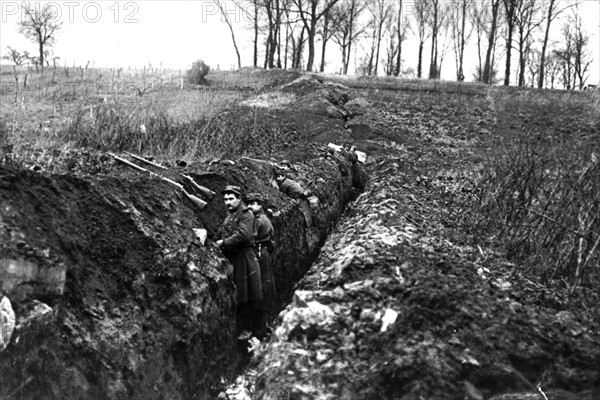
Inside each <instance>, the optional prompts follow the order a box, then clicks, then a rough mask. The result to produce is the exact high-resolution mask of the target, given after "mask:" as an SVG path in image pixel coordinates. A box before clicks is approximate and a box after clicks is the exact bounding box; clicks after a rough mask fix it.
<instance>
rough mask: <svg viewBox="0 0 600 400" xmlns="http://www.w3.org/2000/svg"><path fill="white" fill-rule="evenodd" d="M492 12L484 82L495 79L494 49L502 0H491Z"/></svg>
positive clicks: (489, 82) (490, 81)
mask: <svg viewBox="0 0 600 400" xmlns="http://www.w3.org/2000/svg"><path fill="white" fill-rule="evenodd" d="M491 3H492V4H491V6H492V14H491V21H490V24H491V26H490V29H489V33H488V48H487V51H486V54H485V65H484V67H483V82H485V83H487V84H491V83H492V80H493V75H494V74H493V67H494V63H493V62H492V58H493V56H494V54H493V50H494V48H495V47H496V35H497V29H498V18H499V16H498V14H499V10H500V4H501V0H491Z"/></svg>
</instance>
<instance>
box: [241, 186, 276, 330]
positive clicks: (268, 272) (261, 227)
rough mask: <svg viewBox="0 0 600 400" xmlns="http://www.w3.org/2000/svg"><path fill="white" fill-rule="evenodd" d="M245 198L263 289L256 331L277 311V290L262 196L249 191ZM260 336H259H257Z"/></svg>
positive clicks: (271, 243)
mask: <svg viewBox="0 0 600 400" xmlns="http://www.w3.org/2000/svg"><path fill="white" fill-rule="evenodd" d="M246 200H247V201H248V208H249V209H250V210H251V211H252V213H253V214H254V232H255V239H254V249H255V251H256V256H257V257H258V262H259V264H260V276H261V282H262V290H263V300H262V302H260V303H259V306H258V309H259V314H262V315H257V318H256V321H257V326H256V330H257V331H262V332H264V331H265V328H266V325H267V322H268V321H270V320H271V319H272V318H273V317H274V315H275V312H276V311H277V291H276V289H275V277H274V276H273V265H272V261H271V254H272V252H273V248H274V242H273V235H274V230H273V224H272V223H271V220H269V217H267V215H266V214H265V212H264V211H263V204H264V201H263V196H262V194H260V193H250V194H249V195H248V196H247V198H246ZM259 338H260V336H259Z"/></svg>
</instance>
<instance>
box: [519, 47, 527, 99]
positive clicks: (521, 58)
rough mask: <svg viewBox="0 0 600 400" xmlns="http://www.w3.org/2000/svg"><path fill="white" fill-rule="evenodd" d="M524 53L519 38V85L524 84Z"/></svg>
mask: <svg viewBox="0 0 600 400" xmlns="http://www.w3.org/2000/svg"><path fill="white" fill-rule="evenodd" d="M525 53H526V50H525V48H524V43H523V40H519V87H522V86H525Z"/></svg>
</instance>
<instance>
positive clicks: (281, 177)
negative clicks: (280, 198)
mask: <svg viewBox="0 0 600 400" xmlns="http://www.w3.org/2000/svg"><path fill="white" fill-rule="evenodd" d="M274 173H275V180H276V181H277V186H278V187H279V191H280V192H281V193H283V194H285V195H286V196H288V197H291V198H292V199H301V198H305V197H306V192H305V191H304V189H302V186H300V185H299V184H298V182H296V181H293V180H291V179H290V178H288V176H287V171H286V170H285V169H282V168H275V171H274Z"/></svg>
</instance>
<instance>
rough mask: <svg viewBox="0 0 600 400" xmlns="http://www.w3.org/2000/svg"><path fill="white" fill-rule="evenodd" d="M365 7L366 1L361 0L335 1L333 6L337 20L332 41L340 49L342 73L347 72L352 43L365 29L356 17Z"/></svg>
mask: <svg viewBox="0 0 600 400" xmlns="http://www.w3.org/2000/svg"><path fill="white" fill-rule="evenodd" d="M365 9H366V3H365V2H364V1H363V0H346V1H344V2H342V3H337V4H336V5H335V6H334V8H333V12H334V13H335V14H336V21H337V24H336V25H335V26H333V31H334V33H333V41H334V42H336V43H337V44H338V46H340V48H341V50H342V73H343V74H347V73H348V65H349V64H350V53H351V51H352V44H353V43H354V42H355V40H356V39H358V37H359V36H360V35H362V34H363V33H364V31H365V27H366V26H364V25H363V26H359V25H358V18H359V17H360V15H361V14H362V12H363V11H364V10H365Z"/></svg>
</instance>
